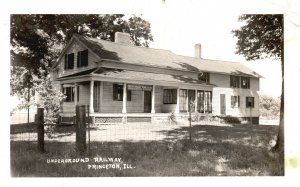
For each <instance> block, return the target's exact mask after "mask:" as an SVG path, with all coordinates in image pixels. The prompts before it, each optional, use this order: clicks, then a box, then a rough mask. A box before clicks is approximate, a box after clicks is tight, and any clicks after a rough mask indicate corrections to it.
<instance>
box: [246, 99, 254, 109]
mask: <svg viewBox="0 0 300 187" xmlns="http://www.w3.org/2000/svg"><path fill="white" fill-rule="evenodd" d="M246 108H254V97H246Z"/></svg>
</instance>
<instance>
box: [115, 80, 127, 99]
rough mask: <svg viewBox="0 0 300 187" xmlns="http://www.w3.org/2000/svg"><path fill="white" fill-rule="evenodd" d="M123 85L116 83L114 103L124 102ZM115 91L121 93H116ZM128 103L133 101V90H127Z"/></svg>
mask: <svg viewBox="0 0 300 187" xmlns="http://www.w3.org/2000/svg"><path fill="white" fill-rule="evenodd" d="M123 89H124V85H123V84H118V83H114V84H113V94H112V95H113V101H123ZM115 91H117V92H119V91H120V93H116V92H115ZM117 94H120V98H118V97H117ZM127 101H131V90H128V89H127Z"/></svg>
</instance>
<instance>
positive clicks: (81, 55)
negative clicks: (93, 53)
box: [77, 50, 88, 67]
mask: <svg viewBox="0 0 300 187" xmlns="http://www.w3.org/2000/svg"><path fill="white" fill-rule="evenodd" d="M83 66H88V50H84V51H78V53H77V67H83Z"/></svg>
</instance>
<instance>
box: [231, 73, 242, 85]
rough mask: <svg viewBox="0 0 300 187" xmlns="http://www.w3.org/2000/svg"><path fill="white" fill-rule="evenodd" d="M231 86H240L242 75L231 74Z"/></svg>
mask: <svg viewBox="0 0 300 187" xmlns="http://www.w3.org/2000/svg"><path fill="white" fill-rule="evenodd" d="M230 87H231V88H239V87H240V77H239V76H233V75H230Z"/></svg>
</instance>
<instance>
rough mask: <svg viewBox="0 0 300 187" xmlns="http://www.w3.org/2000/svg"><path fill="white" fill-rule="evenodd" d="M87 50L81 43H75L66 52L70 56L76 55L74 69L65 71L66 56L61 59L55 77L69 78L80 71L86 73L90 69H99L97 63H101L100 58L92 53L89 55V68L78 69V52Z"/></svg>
mask: <svg viewBox="0 0 300 187" xmlns="http://www.w3.org/2000/svg"><path fill="white" fill-rule="evenodd" d="M86 49H87V48H86V47H85V46H83V45H82V44H81V43H79V42H77V41H73V42H72V43H71V44H70V46H69V48H68V49H67V50H66V51H65V54H70V53H74V68H73V69H69V70H65V69H64V63H65V58H64V56H63V57H62V58H61V59H60V61H59V63H58V66H57V68H58V69H57V70H58V71H57V70H56V71H54V77H61V76H67V75H70V74H73V73H77V72H80V71H84V70H87V69H90V68H94V67H97V63H96V62H98V61H99V59H100V58H99V57H98V56H96V55H94V54H93V53H91V52H90V51H89V54H88V66H87V67H80V68H77V52H78V51H83V50H86Z"/></svg>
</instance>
